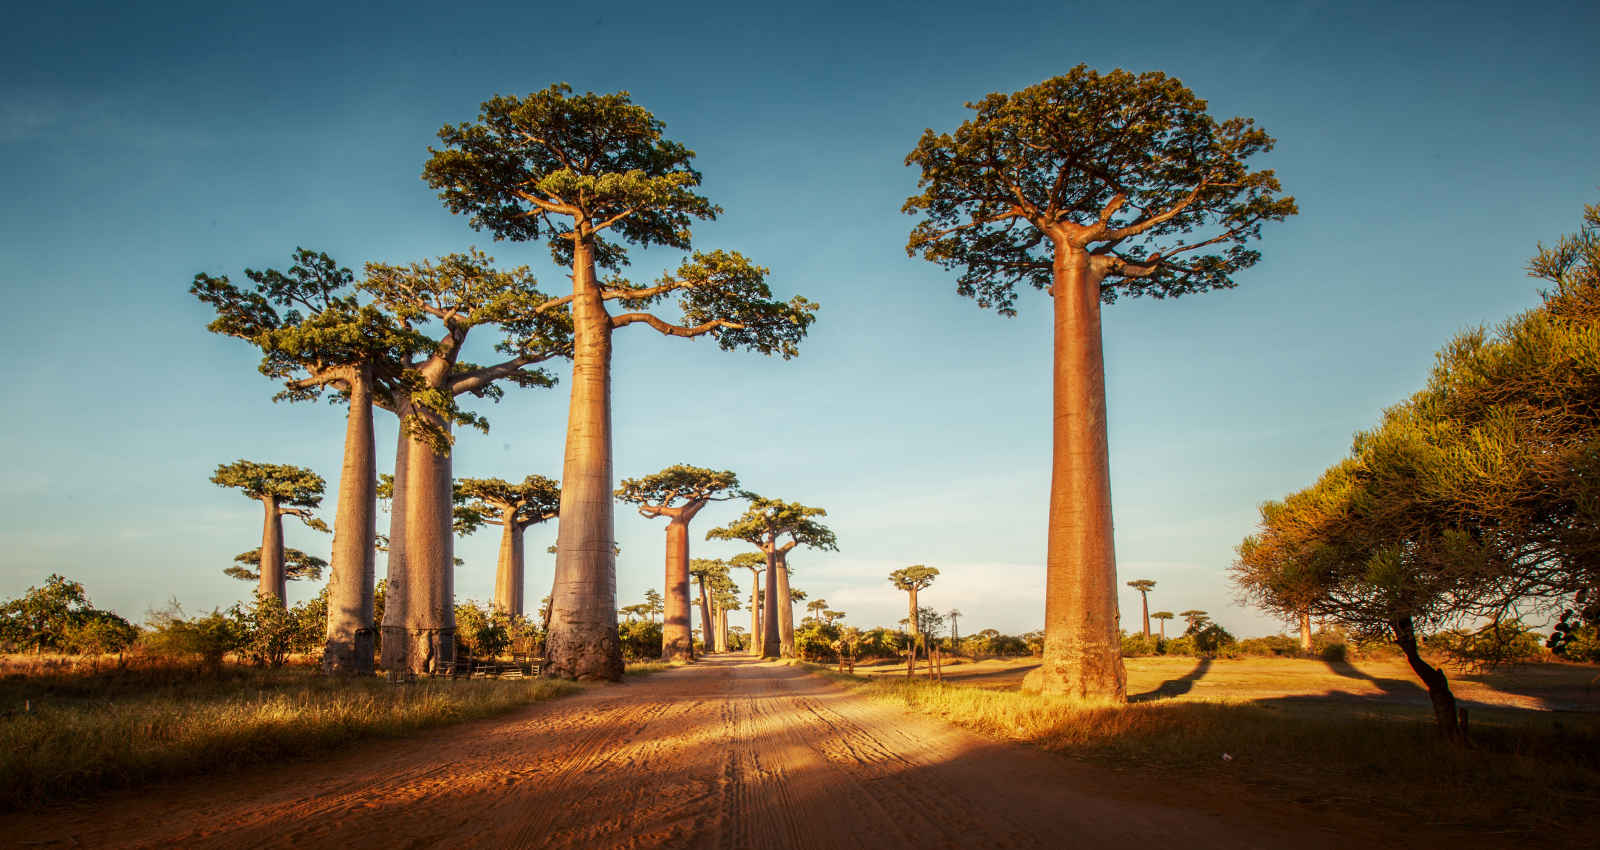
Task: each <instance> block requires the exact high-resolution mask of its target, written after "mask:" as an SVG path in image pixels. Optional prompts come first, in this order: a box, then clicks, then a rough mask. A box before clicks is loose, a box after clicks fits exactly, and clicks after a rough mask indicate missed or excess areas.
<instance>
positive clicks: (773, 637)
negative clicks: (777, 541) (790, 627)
mask: <svg viewBox="0 0 1600 850" xmlns="http://www.w3.org/2000/svg"><path fill="white" fill-rule="evenodd" d="M765 548H766V554H767V594H766V598H765V599H764V600H762V605H761V619H762V621H763V622H762V632H761V657H762V658H777V657H779V655H780V654H781V652H782V649H783V635H782V633H781V632H780V630H779V628H778V590H779V588H778V556H777V552H776V547H774V546H773V545H772V544H770V543H769V544H767V546H766V547H765Z"/></svg>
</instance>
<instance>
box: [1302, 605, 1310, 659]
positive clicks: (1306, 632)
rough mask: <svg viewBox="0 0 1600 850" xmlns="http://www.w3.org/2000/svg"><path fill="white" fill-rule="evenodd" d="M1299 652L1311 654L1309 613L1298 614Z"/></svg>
mask: <svg viewBox="0 0 1600 850" xmlns="http://www.w3.org/2000/svg"><path fill="white" fill-rule="evenodd" d="M1300 651H1301V652H1304V653H1305V654H1307V655H1310V654H1311V612H1310V611H1301V612H1300Z"/></svg>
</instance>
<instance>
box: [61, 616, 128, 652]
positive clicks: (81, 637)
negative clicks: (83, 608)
mask: <svg viewBox="0 0 1600 850" xmlns="http://www.w3.org/2000/svg"><path fill="white" fill-rule="evenodd" d="M138 639H139V629H138V627H137V626H135V625H133V624H132V623H130V622H128V621H127V620H124V619H122V618H121V617H119V616H117V615H116V614H113V613H111V612H110V611H96V612H94V614H93V615H92V616H90V617H88V618H86V619H85V620H84V621H83V622H81V623H78V624H76V625H73V626H69V627H68V628H67V630H66V633H65V634H64V635H62V648H63V649H64V650H65V651H67V652H76V653H80V654H83V655H101V654H104V653H110V652H121V651H123V650H124V649H127V648H128V647H130V646H132V645H133V642H134V641H135V640H138Z"/></svg>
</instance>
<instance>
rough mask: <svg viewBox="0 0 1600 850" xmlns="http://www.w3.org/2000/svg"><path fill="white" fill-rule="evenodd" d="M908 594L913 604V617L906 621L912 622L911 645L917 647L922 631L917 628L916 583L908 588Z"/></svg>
mask: <svg viewBox="0 0 1600 850" xmlns="http://www.w3.org/2000/svg"><path fill="white" fill-rule="evenodd" d="M906 596H907V597H909V599H910V604H911V618H910V619H909V620H907V621H906V622H908V623H910V624H911V645H912V647H915V646H916V645H917V635H919V634H921V633H922V632H921V631H920V630H919V629H918V628H917V586H916V585H915V584H913V585H911V586H910V587H908V588H907V589H906ZM913 651H915V650H913Z"/></svg>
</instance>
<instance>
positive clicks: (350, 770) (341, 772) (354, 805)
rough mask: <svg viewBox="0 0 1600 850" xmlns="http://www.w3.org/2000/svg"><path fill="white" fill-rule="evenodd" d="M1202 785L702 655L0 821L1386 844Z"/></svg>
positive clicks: (304, 831)
mask: <svg viewBox="0 0 1600 850" xmlns="http://www.w3.org/2000/svg"><path fill="white" fill-rule="evenodd" d="M1197 796H1200V795H1195V794H1193V793H1191V794H1190V795H1189V797H1188V799H1184V798H1183V796H1182V795H1174V794H1173V793H1172V792H1171V786H1169V785H1166V784H1164V783H1160V782H1159V780H1158V779H1157V778H1154V777H1147V776H1134V775H1131V774H1121V773H1117V772H1114V771H1111V770H1108V769H1105V768H1099V767H1094V766H1090V765H1081V764H1078V763H1075V762H1072V761H1070V760H1068V759H1065V758H1061V757H1057V756H1052V755H1049V754H1046V753H1042V752H1037V751H1034V750H1030V749H1028V748H1025V747H1020V746H1013V745H1009V744H1002V743H997V742H994V741H990V740H988V739H985V738H980V737H978V736H975V735H973V734H971V733H968V732H965V731H963V730H960V729H957V728H955V727H953V726H950V725H949V724H946V723H943V722H941V721H938V720H936V719H931V718H927V717H922V716H918V715H912V714H908V713H906V712H904V711H903V710H900V709H897V708H894V707H890V706H887V705H883V704H878V703H873V702H869V701H866V700H864V699H862V698H860V697H857V696H854V695H852V694H850V693H848V692H847V691H845V690H843V689H841V688H838V687H837V686H834V685H833V684H831V683H829V682H827V681H825V680H823V679H821V678H820V677H817V676H812V675H808V674H806V673H804V672H802V671H800V670H798V669H795V668H792V667H786V666H781V665H777V664H760V663H754V662H750V661H745V660H742V659H737V660H736V659H711V660H709V661H704V662H702V663H699V664H696V665H694V666H691V667H684V668H679V669H675V670H671V671H668V672H664V673H659V674H656V675H654V676H650V677H647V678H644V679H641V680H636V681H630V682H629V683H628V684H624V685H618V686H608V687H597V688H594V689H592V690H589V691H586V692H584V693H582V694H579V695H577V696H574V697H570V698H566V699H560V700H555V701H552V702H548V703H542V704H539V705H536V706H532V707H529V708H527V709H524V710H522V711H520V712H518V713H515V714H512V715H508V716H504V717H500V718H495V719H492V720H485V721H479V722H475V723H471V724H467V725H464V726H459V727H454V728H450V729H445V730H440V731H437V732H432V733H429V734H426V735H423V736H419V737H416V738H413V739H408V740H405V741H384V742H377V743H373V744H364V745H361V746H358V747H355V748H352V749H349V750H345V751H342V752H340V753H339V754H338V755H335V756H333V757H332V758H329V759H327V760H323V761H307V762H300V763H295V764H289V765H283V766H278V767H273V768H267V769H258V770H242V771H239V772H236V773H233V774H229V775H226V776H221V777H215V778H205V779H200V780H193V781H188V782H183V783H174V784H171V785H166V786H158V787H155V788H151V789H147V790H145V791H144V792H143V793H140V794H131V793H129V794H122V795H116V796H112V797H108V798H103V799H101V800H98V801H96V802H94V803H87V804H82V805H79V806H75V807H71V808H62V809H55V810H50V811H44V812H36V813H27V814H20V815H12V816H8V817H5V818H3V819H0V845H4V844H27V845H32V846H61V847H72V846H85V847H99V846H135V847H169V846H182V847H227V848H242V847H280V846H283V847H287V846H294V847H337V848H341V850H355V849H356V848H366V847H372V848H385V850H392V849H393V848H404V847H602V848H613V847H615V848H654V847H686V848H702V847H704V848H728V850H734V848H758V847H759V848H791V847H793V848H800V847H804V848H847V850H867V848H899V847H908V848H911V847H914V848H918V850H937V848H963V850H970V848H984V847H994V848H1011V847H1015V848H1023V847H1086V848H1098V847H1142V846H1166V845H1168V844H1171V843H1173V842H1176V843H1178V844H1181V845H1182V846H1184V847H1186V848H1201V847H1228V848H1239V847H1285V846H1292V847H1296V848H1308V849H1309V848H1320V847H1330V848H1331V847H1335V846H1340V847H1349V846H1352V844H1355V845H1363V844H1364V845H1365V846H1377V845H1375V844H1372V843H1370V842H1368V841H1363V840H1362V839H1363V836H1360V835H1351V834H1349V829H1350V826H1351V824H1350V823H1349V822H1346V823H1343V824H1341V825H1339V826H1338V827H1337V829H1338V831H1340V832H1343V833H1345V834H1344V835H1342V836H1340V835H1336V834H1335V828H1334V827H1331V826H1329V824H1328V822H1319V821H1318V820H1317V819H1316V818H1310V819H1308V818H1307V817H1306V816H1305V814H1304V813H1299V814H1296V813H1293V812H1284V811H1281V810H1279V809H1277V807H1275V806H1271V805H1261V804H1252V803H1251V802H1249V801H1248V800H1244V799H1232V798H1231V795H1229V794H1226V793H1218V794H1214V795H1209V796H1204V797H1202V798H1201V799H1196V797H1197ZM1387 837H1388V838H1390V839H1393V838H1395V837H1396V836H1394V835H1393V834H1392V833H1389V834H1388V835H1387ZM1153 842H1160V844H1153ZM1380 843H1381V842H1380ZM1412 846H1416V845H1415V844H1413V845H1412Z"/></svg>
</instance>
